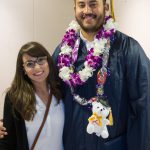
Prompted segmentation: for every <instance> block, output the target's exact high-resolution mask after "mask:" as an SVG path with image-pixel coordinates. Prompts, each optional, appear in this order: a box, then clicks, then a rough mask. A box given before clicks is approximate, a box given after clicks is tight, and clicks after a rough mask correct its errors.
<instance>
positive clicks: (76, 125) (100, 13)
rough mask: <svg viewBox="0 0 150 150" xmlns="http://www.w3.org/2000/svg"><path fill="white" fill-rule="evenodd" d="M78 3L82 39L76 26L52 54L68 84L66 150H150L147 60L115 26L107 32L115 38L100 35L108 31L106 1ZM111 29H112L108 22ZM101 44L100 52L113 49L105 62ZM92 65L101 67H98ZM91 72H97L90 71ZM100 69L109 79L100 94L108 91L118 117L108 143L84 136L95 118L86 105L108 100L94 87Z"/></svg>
mask: <svg viewBox="0 0 150 150" xmlns="http://www.w3.org/2000/svg"><path fill="white" fill-rule="evenodd" d="M74 3H75V7H74V10H75V18H76V21H77V22H78V24H79V25H80V31H79V32H78V35H79V37H77V36H76V34H75V32H76V30H74V27H73V30H72V28H71V27H69V29H70V30H69V29H68V30H67V33H66V35H65V36H64V38H63V40H62V43H61V45H59V46H58V47H57V49H56V50H55V52H54V55H53V57H54V59H55V61H56V64H57V66H58V67H59V76H60V77H61V78H62V80H63V81H64V82H65V85H64V89H65V99H64V103H65V117H66V120H65V127H64V136H63V138H64V147H65V150H133V149H136V150H149V149H150V128H149V127H150V119H149V118H150V92H149V91H150V61H149V59H148V58H147V57H146V56H145V54H144V52H143V49H142V48H141V46H140V45H139V44H138V42H137V41H135V40H134V39H132V38H131V37H128V36H127V35H124V34H123V33H121V32H119V31H114V30H115V29H114V28H113V27H112V29H111V30H109V32H111V31H114V34H113V32H111V33H110V35H108V34H109V32H107V33H105V31H100V30H104V29H102V28H105V29H107V27H105V26H103V25H104V24H105V22H106V21H107V19H108V18H107V19H106V20H105V14H106V12H107V11H108V5H107V3H106V2H105V0H74ZM104 20H105V21H104ZM108 24H109V23H108ZM102 26H103V27H102ZM108 26H109V25H108ZM110 26H113V25H112V24H111V23H110ZM110 28H111V27H110ZM102 34H104V36H102ZM106 35H108V36H106ZM105 40H106V43H105V44H103V42H104V41H105ZM98 41H99V42H98ZM101 41H103V42H101ZM100 42H101V43H102V47H103V46H105V47H104V49H107V50H109V54H108V53H107V52H108V51H107V50H106V52H103V56H105V57H102V62H101V61H99V58H100V57H99V55H97V50H95V49H96V48H97V47H99V48H101V46H100V45H99V46H98V43H100ZM109 47H110V49H109ZM93 51H94V53H95V55H94V56H93V53H92V52H93ZM102 51H103V49H102ZM104 51H105V50H104ZM70 52H72V53H70ZM87 55H88V57H87ZM108 55H109V58H108ZM92 59H94V60H92ZM107 60H108V61H107ZM91 61H92V63H91ZM94 61H95V62H96V61H97V62H99V63H100V65H99V66H97V64H96V66H94ZM107 62H108V63H107ZM87 63H88V64H90V63H91V67H89V66H88V67H87ZM106 64H107V66H105V65H106ZM92 67H93V70H94V71H91V70H90V69H91V68H92ZM84 68H86V69H84ZM89 68H90V69H89ZM101 68H103V70H107V71H106V72H107V79H106V82H105V83H104V84H102V88H101V91H103V90H104V94H105V97H107V101H108V102H109V105H110V106H111V109H112V114H113V118H114V124H113V126H107V128H108V131H109V137H108V138H107V139H103V138H102V137H101V136H100V137H98V136H96V135H95V134H88V133H87V132H86V130H87V124H88V118H89V117H90V115H91V113H92V112H91V108H89V106H88V105H87V106H86V104H87V103H88V101H90V99H91V98H92V97H95V96H96V95H98V94H99V95H100V96H101V97H102V96H103V95H104V94H100V93H97V87H96V86H97V84H98V83H97V74H98V72H99V71H100V72H102V70H101ZM88 70H89V71H88ZM109 71H110V75H109V73H108V72H109ZM84 72H85V73H84ZM106 72H105V73H106ZM104 75H105V74H104V73H103V74H102V77H104ZM84 81H85V82H84ZM83 105H84V106H83Z"/></svg>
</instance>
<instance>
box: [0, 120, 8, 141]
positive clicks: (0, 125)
mask: <svg viewBox="0 0 150 150" xmlns="http://www.w3.org/2000/svg"><path fill="white" fill-rule="evenodd" d="M5 135H7V132H6V128H5V127H3V120H2V119H1V120H0V139H1V138H3V137H4V136H5Z"/></svg>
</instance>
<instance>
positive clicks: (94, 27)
mask: <svg viewBox="0 0 150 150" xmlns="http://www.w3.org/2000/svg"><path fill="white" fill-rule="evenodd" d="M91 15H92V14H91ZM93 18H94V19H96V23H95V25H92V26H88V27H86V26H85V25H84V24H83V21H84V17H83V16H81V17H80V18H78V17H76V20H77V22H78V24H79V25H80V27H81V28H82V30H84V31H85V32H87V33H93V32H97V31H99V29H100V28H101V27H102V25H103V23H104V15H103V16H98V17H97V16H96V15H93Z"/></svg>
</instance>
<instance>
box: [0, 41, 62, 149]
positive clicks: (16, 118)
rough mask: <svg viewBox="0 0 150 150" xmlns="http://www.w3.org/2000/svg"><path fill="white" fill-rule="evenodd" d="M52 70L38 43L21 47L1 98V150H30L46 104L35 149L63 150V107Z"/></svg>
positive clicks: (50, 62) (49, 60)
mask: <svg viewBox="0 0 150 150" xmlns="http://www.w3.org/2000/svg"><path fill="white" fill-rule="evenodd" d="M55 69H56V68H55V66H54V63H53V60H52V57H51V56H50V55H49V53H48V51H47V50H46V49H45V48H44V47H43V46H42V45H41V44H39V43H37V42H29V43H27V44H25V45H23V46H22V47H21V49H20V51H19V54H18V58H17V65H16V73H15V77H14V80H13V82H12V85H11V87H10V88H9V90H8V92H7V94H6V97H5V104H4V116H3V118H4V119H3V125H4V126H5V127H6V129H7V132H8V135H7V136H4V138H2V139H0V149H1V150H28V149H31V147H32V146H33V143H34V140H35V137H36V135H37V132H38V130H39V127H40V125H41V123H42V121H43V117H44V113H45V111H46V106H47V104H48V103H49V104H50V108H49V111H48V115H47V119H46V121H45V124H44V126H43V128H42V131H41V133H40V135H39V138H38V140H37V143H36V145H35V150H48V149H52V150H63V144H62V132H63V126H64V106H63V102H62V100H61V98H62V95H61V92H60V84H59V81H58V76H57V72H56V70H55ZM50 95H52V98H51V99H50ZM1 127H2V125H1ZM1 130H3V129H1ZM3 134H6V132H3V133H2V134H1V135H3Z"/></svg>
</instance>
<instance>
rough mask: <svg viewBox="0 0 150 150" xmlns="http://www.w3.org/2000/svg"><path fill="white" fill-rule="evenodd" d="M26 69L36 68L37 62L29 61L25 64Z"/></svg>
mask: <svg viewBox="0 0 150 150" xmlns="http://www.w3.org/2000/svg"><path fill="white" fill-rule="evenodd" d="M25 65H26V67H28V68H34V67H35V62H33V61H28V62H26V63H25Z"/></svg>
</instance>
